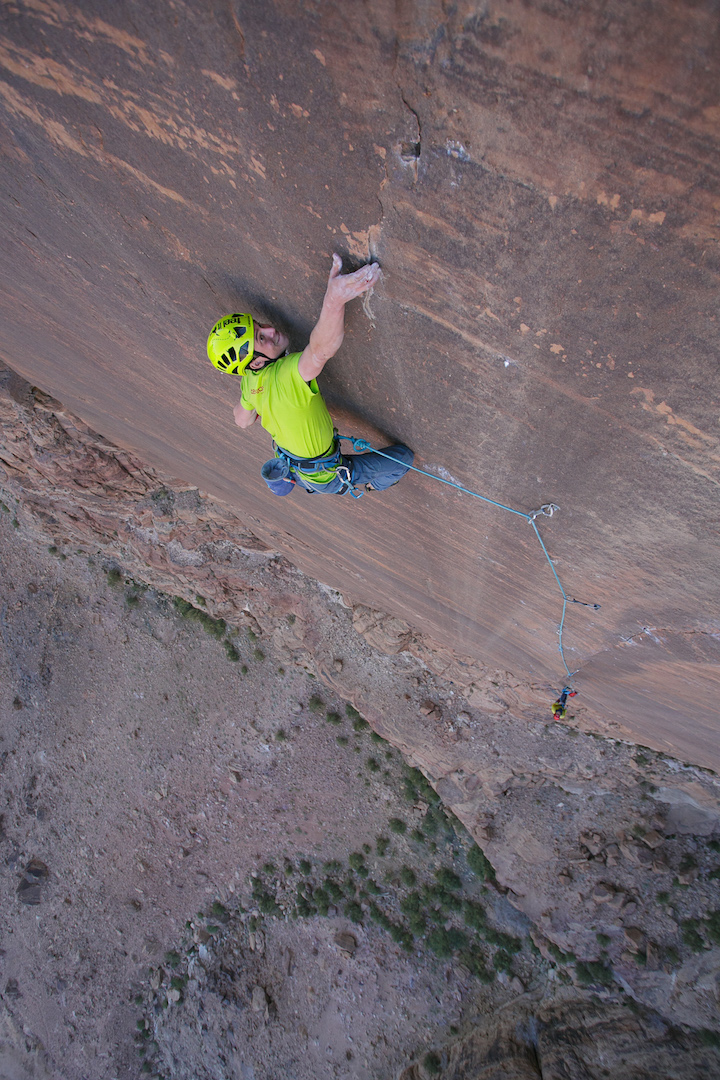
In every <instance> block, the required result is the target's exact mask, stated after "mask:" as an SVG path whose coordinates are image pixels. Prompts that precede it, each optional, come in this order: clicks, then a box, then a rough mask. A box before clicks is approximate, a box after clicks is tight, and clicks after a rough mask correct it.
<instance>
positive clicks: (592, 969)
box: [575, 960, 613, 986]
mask: <svg viewBox="0 0 720 1080" xmlns="http://www.w3.org/2000/svg"><path fill="white" fill-rule="evenodd" d="M575 971H576V972H577V978H578V982H579V983H580V984H581V986H592V985H599V986H612V982H613V973H612V968H611V967H610V966H609V965H608V964H605V963H603V962H602V960H578V962H577V963H576V965H575Z"/></svg>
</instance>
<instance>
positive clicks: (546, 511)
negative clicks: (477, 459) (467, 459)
mask: <svg viewBox="0 0 720 1080" xmlns="http://www.w3.org/2000/svg"><path fill="white" fill-rule="evenodd" d="M338 438H339V439H345V440H346V441H347V442H350V443H352V446H353V450H374V452H375V453H376V454H380V455H381V456H382V457H387V458H389V457H390V456H391V455H390V454H385V453H384V452H383V451H382V450H375V448H374V447H373V446H371V445H370V443H369V442H368V441H367V440H366V439H355V438H353V436H352V435H338ZM392 460H393V461H394V460H395V459H394V458H393V459H392ZM407 468H408V469H412V471H413V472H416V473H420V474H421V475H422V476H429V477H430V479H431V480H439V481H440V483H441V484H447V485H448V487H453V488H456V490H457V491H462V492H463V493H464V494H465V495H472V496H473V498H475V499H481V500H482V501H483V502H485V503H489V504H490V505H491V506H497V507H498V509H500V510H507V511H508V512H509V513H511V514H516V515H517V516H518V517H521V518H525V521H527V522H528V523H529V524H530V525H532V527H533V532H534V533H535V535H536V537H537V538H538V541H539V543H540V547H541V548H542V550H543V554H544V556H545V558H546V559H547V561H548V565H549V567H550V569H551V570H552V572H553V577H554V578H555V581H556V583H557V587H558V589H559V590H560V595H561V596H562V601H563V606H562V614H561V616H560V625H559V627H558V632H557V634H558V650H559V652H560V658H561V660H562V662H563V667H564V668H565V672H566V674H567V677H568V679H572V677H573V675H576V674H577V670H578V669H577V668H576V669H575V671H571V670H570V668H569V667H568V665H567V661H566V660H565V650H564V647H563V639H562V636H563V629H564V628H565V613H566V611H567V606H568V604H580V605H581V606H582V607H591V608H593V610H595V611H599V609H600V604H592V603H587V602H586V601H585V600H576V599H575V598H574V597H572V596H568V594H567V593H566V592H565V589H564V588H563V586H562V582H561V581H560V578H559V577H558V575H557V571H556V569H555V567H554V566H553V561H552V559H551V558H550V555H549V553H548V549H547V548H546V547H545V544H544V543H543V538H542V536H541V535H540V530H539V529H538V527H537V524H536V518H538V517H552V516H553V514H554V513H555V512H556V511H557V510H559V509H560V507H559V506H556V505H555V504H554V503H545V504H544V505H543V506H541V507H540V508H539V509H538V510H532V511H531V512H530V513H529V514H527V513H525V511H524V510H515V509H514V508H513V507H512V506H506V505H505V504H504V503H501V502H496V501H495V499H489V498H488V497H487V495H480V494H478V492H477V491H470V489H469V488H466V487H463V486H462V484H456V483H455V481H454V480H445V479H443V477H442V476H436V475H435V473H431V472H427V471H426V470H425V469H418V468H417V466H416V465H408V466H407ZM566 691H567V693H566ZM576 693H577V691H576V690H572V688H571V687H569V686H566V687H565V689H564V690H563V692H562V694H561V695H560V698H561V699H562V698H563V694H564V695H565V698H564V700H563V708H564V705H565V701H566V700H567V698H568V697H573V696H574V695H575V694H576ZM555 704H557V702H556V703H555ZM554 713H555V709H554V706H553V715H554ZM562 715H564V713H563V714H562Z"/></svg>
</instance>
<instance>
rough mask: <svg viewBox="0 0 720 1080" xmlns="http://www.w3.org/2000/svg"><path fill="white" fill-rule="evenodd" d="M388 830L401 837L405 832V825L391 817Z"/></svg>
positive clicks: (399, 819)
mask: <svg viewBox="0 0 720 1080" xmlns="http://www.w3.org/2000/svg"><path fill="white" fill-rule="evenodd" d="M388 829H389V830H390V832H394V833H396V834H397V835H398V836H402V835H403V834H404V833H406V832H407V825H406V824H405V822H404V821H402V819H401V818H396V817H392V818H390V820H389V821H388Z"/></svg>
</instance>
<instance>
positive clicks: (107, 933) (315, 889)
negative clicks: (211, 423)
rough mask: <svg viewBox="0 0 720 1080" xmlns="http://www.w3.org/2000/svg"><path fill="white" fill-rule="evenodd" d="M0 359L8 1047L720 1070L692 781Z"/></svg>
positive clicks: (20, 1065) (83, 1070)
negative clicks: (311, 562)
mask: <svg viewBox="0 0 720 1080" xmlns="http://www.w3.org/2000/svg"><path fill="white" fill-rule="evenodd" d="M0 382H1V383H2V386H3V390H4V394H3V396H0V406H1V407H2V415H3V441H2V443H1V444H0V467H1V468H2V470H3V472H2V474H0V480H1V481H2V494H1V495H0V497H1V498H2V499H3V506H4V509H3V512H2V513H0V544H1V545H2V551H3V560H2V594H1V595H2V607H1V608H0V630H1V632H2V640H3V651H2V658H1V659H0V664H1V665H2V670H1V674H0V679H1V683H0V717H1V718H2V732H1V734H2V739H3V741H2V744H0V751H1V753H2V766H3V794H4V803H5V806H4V809H3V820H2V841H1V843H2V875H3V881H4V888H3V890H2V900H1V901H0V936H1V940H0V948H1V949H2V950H3V953H2V957H1V960H2V974H1V975H0V992H1V994H2V1004H3V1012H2V1025H3V1027H2V1039H1V1040H0V1047H1V1050H0V1053H1V1054H2V1057H0V1062H1V1063H2V1067H3V1068H4V1070H5V1073H6V1074H7V1075H9V1076H11V1077H12V1078H13V1080H15V1078H16V1077H17V1078H20V1080H25V1078H26V1077H50V1076H52V1077H55V1076H57V1077H62V1078H64V1080H75V1078H78V1080H79V1078H91V1077H92V1078H93V1080H94V1078H95V1077H98V1078H100V1077H102V1078H104V1077H113V1076H117V1077H132V1076H135V1075H137V1074H139V1073H140V1072H141V1070H144V1071H145V1073H149V1074H150V1075H157V1076H163V1077H173V1078H176V1080H184V1078H186V1077H187V1078H188V1080H189V1078H190V1077H193V1078H194V1077H206V1076H207V1077H213V1078H215V1077H218V1078H219V1077H225V1076H240V1077H243V1080H246V1078H250V1077H253V1078H258V1080H260V1078H261V1077H262V1078H264V1077H268V1078H270V1077H275V1076H283V1077H286V1076H287V1077H289V1076H296V1077H298V1078H299V1080H304V1078H305V1077H310V1076H312V1077H324V1076H327V1077H334V1076H347V1077H356V1076H367V1077H378V1078H380V1077H385V1076H391V1075H397V1074H398V1073H399V1071H400V1070H401V1069H403V1068H405V1067H407V1068H410V1070H411V1073H409V1074H408V1075H413V1076H414V1075H418V1076H420V1075H423V1076H424V1075H438V1074H439V1073H440V1071H442V1070H445V1075H446V1076H447V1077H450V1076H452V1077H457V1078H458V1080H459V1078H460V1077H463V1076H469V1075H473V1076H476V1075H482V1076H486V1077H488V1078H489V1077H490V1076H494V1075H506V1074H507V1070H508V1069H509V1068H511V1067H512V1069H514V1070H515V1072H516V1073H517V1075H518V1076H523V1077H524V1076H528V1077H533V1078H535V1077H537V1076H539V1075H542V1076H543V1077H544V1078H547V1077H548V1076H555V1075H557V1076H558V1077H559V1076H565V1075H568V1076H573V1077H574V1076H577V1077H580V1076H586V1075H589V1076H592V1077H595V1076H597V1077H603V1076H605V1075H608V1071H607V1070H608V1069H612V1075H614V1076H621V1077H624V1076H628V1077H630V1076H633V1077H643V1076H650V1075H656V1076H657V1075H667V1076H673V1077H675V1076H677V1077H695V1076H697V1077H700V1076H703V1077H705V1076H711V1075H714V1074H717V1073H718V1072H720V1064H719V1063H718V1060H719V1059H718V1049H717V1047H718V1043H719V1042H720V1023H719V1022H718V1011H717V1004H718V975H719V973H720V914H719V912H720V809H719V804H718V787H717V782H716V778H715V777H714V775H713V774H711V773H709V772H707V771H705V770H702V769H699V768H698V767H696V766H694V765H692V764H684V763H682V762H678V761H675V760H673V759H672V758H670V757H668V756H666V755H662V754H659V753H657V752H656V751H653V750H649V749H648V748H642V747H636V746H632V745H630V744H628V743H624V742H621V741H619V740H615V739H608V738H603V737H601V736H599V735H598V734H596V733H594V732H593V731H592V730H590V729H589V728H588V724H587V721H586V720H585V719H584V717H583V712H582V703H581V702H580V705H579V707H578V708H577V709H576V711H575V713H574V714H573V715H570V716H568V717H567V718H566V722H565V723H563V724H554V723H552V722H550V721H549V717H548V710H547V706H546V705H544V704H543V695H545V696H546V695H547V688H542V687H536V686H533V685H530V684H526V683H524V682H523V680H521V679H519V678H517V677H515V676H513V675H512V673H508V672H492V671H486V670H484V669H483V668H482V665H478V664H473V663H471V662H470V661H468V660H467V659H466V658H464V657H462V656H457V655H454V654H451V653H449V652H448V651H447V650H441V649H438V648H437V647H436V646H434V645H433V643H432V642H428V641H427V640H426V639H423V638H422V637H420V636H419V635H417V634H415V633H414V632H413V630H412V628H410V627H409V626H407V625H406V624H404V623H402V622H400V621H399V620H397V619H391V618H388V617H387V616H384V615H383V614H382V613H381V612H378V611H372V610H370V609H368V608H366V607H359V606H357V605H355V606H353V605H352V602H351V599H350V598H347V599H344V598H343V597H341V596H340V595H339V594H337V593H334V592H332V591H331V590H328V589H326V588H325V587H323V586H322V585H321V584H318V583H317V582H313V581H311V580H310V579H308V578H305V577H304V576H303V575H302V574H300V573H299V572H298V571H297V570H296V569H295V568H294V567H292V566H291V565H290V564H289V563H287V562H286V560H284V559H283V558H282V557H281V556H279V555H278V554H277V552H275V551H273V550H272V548H270V547H269V546H268V544H267V543H266V542H262V541H260V540H259V539H258V538H257V536H256V535H255V533H254V532H253V530H252V524H253V523H252V522H251V521H247V522H245V521H242V520H241V519H240V518H239V517H238V516H237V515H236V514H234V513H232V512H231V511H230V510H229V509H228V508H227V507H223V506H222V504H218V503H217V502H213V501H212V500H210V499H208V498H207V497H206V496H204V495H202V493H199V492H197V490H195V489H188V488H187V487H185V486H183V485H181V484H179V483H178V482H177V481H173V480H172V479H171V478H166V477H159V476H158V475H157V474H156V473H154V472H153V471H152V470H150V469H148V468H147V467H146V466H144V465H143V463H142V462H140V461H138V459H137V458H134V457H132V456H131V455H129V454H127V453H126V452H124V451H120V450H118V449H117V448H115V447H112V446H111V445H110V444H108V443H107V442H106V441H105V440H103V439H102V438H101V437H99V436H97V435H95V434H94V433H92V432H89V431H88V430H87V429H86V428H84V427H83V425H81V424H80V423H79V422H78V421H76V420H75V419H74V418H73V417H71V416H69V415H68V414H67V413H66V412H65V411H64V410H62V407H61V406H59V404H58V403H57V402H52V401H51V400H50V399H47V398H46V397H45V396H44V395H42V394H40V393H39V392H37V391H31V389H30V388H29V387H28V386H27V384H24V383H22V381H21V380H18V379H17V378H16V377H15V376H13V375H12V373H7V372H6V373H5V375H4V377H3V379H2V380H0ZM364 720H366V721H369V723H370V725H371V726H370V727H366V726H365V723H364V722H363V721H364ZM417 766H420V769H418V768H417ZM428 777H429V778H430V780H431V781H432V783H431V784H430V783H428V780H427V779H426V778H428ZM438 796H439V798H438ZM386 841H387V843H386ZM476 842H477V843H476ZM477 844H479V845H480V847H479V848H478V847H477ZM481 849H482V850H481ZM483 853H484V854H483ZM588 1031H591V1032H595V1033H596V1037H593V1038H588V1037H587V1032H588ZM570 1047H572V1053H571V1052H570V1049H569V1048H570ZM598 1047H599V1048H600V1050H598ZM563 1048H564V1049H563ZM643 1048H644V1049H643ZM651 1051H652V1052H651ZM598 1054H599V1056H598ZM593 1055H594V1056H593ZM570 1059H572V1062H573V1063H574V1064H573V1065H572V1068H570V1066H569V1065H568V1064H567V1062H568V1061H569V1060H570ZM411 1062H413V1064H411ZM493 1062H494V1064H492V1063H493ZM562 1062H564V1063H565V1064H562ZM480 1063H482V1067H483V1068H486V1069H490V1068H491V1066H492V1067H493V1068H495V1067H497V1069H498V1070H502V1069H505V1072H502V1071H500V1072H499V1073H497V1074H495V1073H492V1072H487V1071H486V1072H483V1073H481V1072H480V1071H479V1069H480ZM561 1066H562V1067H561ZM562 1068H565V1069H566V1072H562ZM472 1069H474V1070H475V1071H474V1072H472V1071H471V1070H472ZM663 1069H664V1070H665V1071H664V1073H663ZM412 1070H415V1071H414V1072H412ZM521 1070H525V1071H524V1072H523V1071H521ZM533 1070H534V1071H533ZM567 1070H570V1071H567ZM633 1070H634V1071H633ZM643 1070H644V1071H643Z"/></svg>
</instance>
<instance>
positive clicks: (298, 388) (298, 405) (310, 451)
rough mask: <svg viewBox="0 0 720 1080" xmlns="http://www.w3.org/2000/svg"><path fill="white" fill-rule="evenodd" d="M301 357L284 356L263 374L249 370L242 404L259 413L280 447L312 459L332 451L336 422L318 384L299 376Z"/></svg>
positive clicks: (317, 479) (321, 476) (321, 475)
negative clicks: (333, 420) (334, 423)
mask: <svg viewBox="0 0 720 1080" xmlns="http://www.w3.org/2000/svg"><path fill="white" fill-rule="evenodd" d="M301 355H302V354H301V353H291V354H290V355H289V356H283V357H282V358H281V359H280V360H277V361H276V362H275V363H274V364H270V365H269V366H268V367H266V368H263V370H262V371H251V370H250V369H249V368H247V369H246V371H245V374H244V375H243V377H242V398H241V404H242V406H243V408H244V409H248V410H251V409H255V411H256V412H257V413H258V415H259V417H260V423H261V424H262V426H263V427H264V428H265V430H266V431H268V432H269V433H270V435H271V436H272V438H273V439H274V440H275V442H276V443H277V444H278V446H282V447H283V449H284V450H289V451H290V453H291V454H295V456H296V457H303V458H312V457H319V456H320V454H323V453H325V451H326V450H329V449H330V447H331V445H332V441H333V422H332V418H331V416H330V413H329V412H328V410H327V405H326V404H325V402H324V400H323V397H322V394H321V393H320V391H319V390H318V384H317V382H316V380H315V379H313V380H312V381H311V382H309V383H306V382H305V380H304V379H303V378H302V377H301V375H300V374H299V372H298V361H299V360H300V357H301ZM332 475H333V474H332V473H317V474H315V476H313V480H314V481H315V482H322V479H324V478H325V477H326V476H327V478H328V479H330V478H331V476H332Z"/></svg>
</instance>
